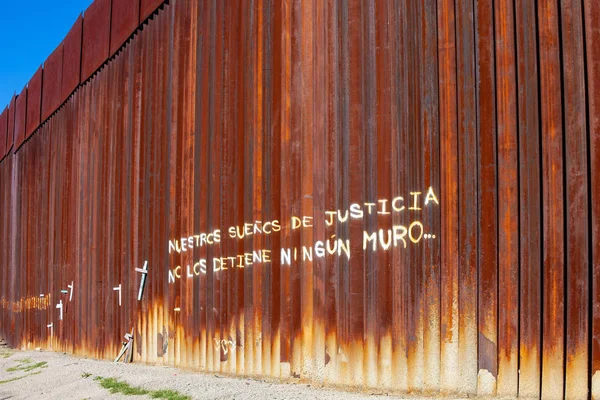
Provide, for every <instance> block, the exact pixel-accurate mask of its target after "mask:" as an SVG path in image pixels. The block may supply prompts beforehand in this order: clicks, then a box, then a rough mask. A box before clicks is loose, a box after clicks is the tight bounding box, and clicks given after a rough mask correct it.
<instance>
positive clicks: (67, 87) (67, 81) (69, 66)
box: [60, 15, 83, 103]
mask: <svg viewBox="0 0 600 400" xmlns="http://www.w3.org/2000/svg"><path fill="white" fill-rule="evenodd" d="M82 31H83V17H82V16H81V15H80V16H79V17H78V18H77V21H75V23H74V24H73V27H71V30H69V33H67V36H65V39H64V40H63V46H64V55H63V69H62V82H61V85H60V86H61V89H60V92H61V96H60V97H61V99H60V100H61V101H60V102H61V103H62V102H63V101H65V100H66V99H67V97H69V95H70V94H71V93H73V91H74V90H75V88H76V87H77V85H79V82H80V80H81V39H82Z"/></svg>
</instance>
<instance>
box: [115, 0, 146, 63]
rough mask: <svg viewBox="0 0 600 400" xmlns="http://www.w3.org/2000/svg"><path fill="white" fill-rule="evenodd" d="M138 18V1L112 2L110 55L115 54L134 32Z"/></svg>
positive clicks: (116, 0) (123, 0)
mask: <svg viewBox="0 0 600 400" xmlns="http://www.w3.org/2000/svg"><path fill="white" fill-rule="evenodd" d="M139 18H140V0H112V11H111V20H110V55H111V56H112V55H113V54H115V53H116V51H117V50H118V49H119V47H121V45H122V44H123V43H124V42H125V40H127V38H128V37H129V36H130V35H131V34H132V33H133V31H135V30H136V28H137V26H138V24H139Z"/></svg>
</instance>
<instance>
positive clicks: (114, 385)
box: [94, 376, 191, 400]
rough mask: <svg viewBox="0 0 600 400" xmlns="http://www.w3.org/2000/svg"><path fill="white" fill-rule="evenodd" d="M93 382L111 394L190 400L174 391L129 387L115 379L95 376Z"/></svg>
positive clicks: (188, 397) (168, 399)
mask: <svg viewBox="0 0 600 400" xmlns="http://www.w3.org/2000/svg"><path fill="white" fill-rule="evenodd" d="M94 380H95V381H98V382H99V383H100V386H102V387H103V388H104V389H107V390H109V391H110V392H111V393H112V394H116V393H121V394H124V395H126V396H143V395H145V394H149V395H150V396H151V397H152V398H154V399H165V400H190V399H191V397H190V396H186V395H184V394H181V393H179V392H177V391H175V390H170V389H162V390H154V391H152V390H147V389H144V388H141V387H139V386H131V385H130V384H128V383H127V382H125V381H121V380H119V379H116V378H103V377H101V376H97V377H95V378H94Z"/></svg>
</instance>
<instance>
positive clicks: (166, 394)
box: [152, 389, 191, 400]
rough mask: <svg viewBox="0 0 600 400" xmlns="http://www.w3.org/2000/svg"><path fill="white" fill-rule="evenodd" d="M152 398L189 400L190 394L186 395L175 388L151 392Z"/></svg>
mask: <svg viewBox="0 0 600 400" xmlns="http://www.w3.org/2000/svg"><path fill="white" fill-rule="evenodd" d="M152 398H153V399H165V400H191V397H190V396H186V395H184V394H181V393H179V392H177V391H175V390H170V389H162V390H156V391H154V392H153V393H152Z"/></svg>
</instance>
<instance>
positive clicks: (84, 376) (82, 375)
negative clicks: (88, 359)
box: [81, 372, 92, 379]
mask: <svg viewBox="0 0 600 400" xmlns="http://www.w3.org/2000/svg"><path fill="white" fill-rule="evenodd" d="M90 376H92V374H90V373H89V372H83V373H82V374H81V377H82V378H83V379H85V378H89V377H90Z"/></svg>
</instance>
